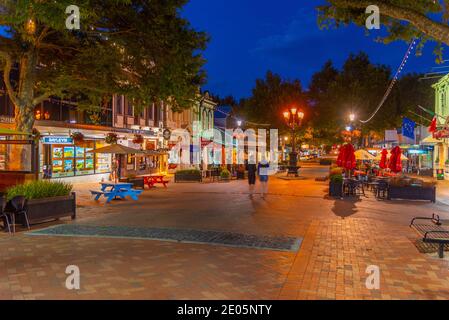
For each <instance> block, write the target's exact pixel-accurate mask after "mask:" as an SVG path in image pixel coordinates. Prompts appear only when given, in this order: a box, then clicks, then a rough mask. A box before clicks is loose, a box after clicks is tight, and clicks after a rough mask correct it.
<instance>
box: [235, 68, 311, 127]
mask: <svg viewBox="0 0 449 320" xmlns="http://www.w3.org/2000/svg"><path fill="white" fill-rule="evenodd" d="M293 106H295V107H297V108H298V110H302V111H303V112H304V113H305V115H306V118H305V121H307V119H309V117H310V114H309V110H308V106H307V104H306V97H305V93H304V91H303V88H302V85H301V82H300V81H299V80H284V79H282V78H281V76H280V75H278V74H275V73H273V72H271V71H268V72H267V73H266V76H265V79H257V80H256V84H255V86H254V88H253V90H252V95H251V97H249V98H248V99H244V100H242V101H241V107H242V108H243V114H244V116H245V118H246V119H249V120H250V121H251V122H253V123H256V124H269V125H270V126H271V127H273V128H277V129H285V123H284V119H283V116H282V113H283V112H284V111H285V110H288V109H290V108H291V107H293Z"/></svg>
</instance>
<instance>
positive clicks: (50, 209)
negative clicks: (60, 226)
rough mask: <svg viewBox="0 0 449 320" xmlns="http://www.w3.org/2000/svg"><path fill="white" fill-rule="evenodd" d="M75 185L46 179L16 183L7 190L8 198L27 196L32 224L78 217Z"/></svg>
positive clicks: (28, 211) (28, 212)
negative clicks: (73, 190)
mask: <svg viewBox="0 0 449 320" xmlns="http://www.w3.org/2000/svg"><path fill="white" fill-rule="evenodd" d="M72 189H73V186H72V185H71V184H69V183H65V182H59V181H56V182H53V181H46V180H38V181H32V182H30V183H26V184H20V185H16V186H14V187H11V188H9V189H8V190H7V191H6V197H7V200H11V199H12V198H14V197H15V196H25V198H26V199H27V200H28V204H27V214H28V219H29V221H30V224H36V223H40V222H44V221H48V220H54V219H59V218H62V217H71V218H72V220H73V219H75V218H76V195H75V192H72Z"/></svg>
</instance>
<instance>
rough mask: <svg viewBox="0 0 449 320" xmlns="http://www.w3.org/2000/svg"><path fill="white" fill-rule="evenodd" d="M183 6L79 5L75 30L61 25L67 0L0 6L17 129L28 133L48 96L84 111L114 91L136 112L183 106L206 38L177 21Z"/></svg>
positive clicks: (141, 0) (125, 1)
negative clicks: (155, 105) (163, 103)
mask: <svg viewBox="0 0 449 320" xmlns="http://www.w3.org/2000/svg"><path fill="white" fill-rule="evenodd" d="M186 1H187V0H154V1H146V0H115V1H101V0H79V1H77V5H78V6H79V9H80V18H81V28H80V29H79V30H68V29H67V28H66V23H65V22H66V19H67V17H68V15H67V14H66V13H65V10H66V8H67V6H69V5H71V4H72V1H70V0H58V1H46V0H41V1H36V0H35V1H33V0H20V1H18V0H3V1H1V2H0V25H1V26H2V27H3V29H4V30H6V32H7V34H6V35H1V36H0V61H1V62H2V65H1V68H2V71H3V81H4V84H5V88H6V92H7V94H8V96H9V98H10V99H11V101H12V103H13V104H14V107H15V122H16V128H17V129H18V130H21V131H28V132H30V131H31V130H32V127H33V124H34V117H33V114H34V107H35V106H36V105H38V104H39V103H41V102H42V101H44V100H46V99H48V98H49V97H51V96H57V97H60V98H66V99H76V101H77V102H78V104H79V106H80V107H90V108H95V107H98V106H99V105H100V103H101V102H102V101H104V99H106V98H107V97H110V96H111V95H112V94H114V93H115V94H126V96H127V97H128V98H129V99H131V100H132V101H133V105H135V106H136V107H138V108H139V107H142V106H145V105H148V104H149V103H151V102H154V101H158V100H168V101H169V102H170V104H171V105H172V108H173V109H174V110H180V109H183V108H187V107H189V106H190V105H191V103H192V100H193V99H195V97H196V93H197V90H198V86H199V85H200V84H201V83H202V82H203V80H204V72H203V71H202V69H201V68H202V65H203V63H204V60H203V58H202V57H201V55H200V51H201V50H203V49H204V48H205V45H206V42H207V37H206V35H205V34H204V33H201V32H197V31H195V30H193V29H192V28H191V27H190V25H189V23H188V22H187V21H186V20H185V19H183V18H181V17H180V15H179V8H181V7H182V6H183V5H184V4H185V3H186ZM15 70H17V76H16V77H14V76H13V74H14V73H15ZM15 80H17V81H15Z"/></svg>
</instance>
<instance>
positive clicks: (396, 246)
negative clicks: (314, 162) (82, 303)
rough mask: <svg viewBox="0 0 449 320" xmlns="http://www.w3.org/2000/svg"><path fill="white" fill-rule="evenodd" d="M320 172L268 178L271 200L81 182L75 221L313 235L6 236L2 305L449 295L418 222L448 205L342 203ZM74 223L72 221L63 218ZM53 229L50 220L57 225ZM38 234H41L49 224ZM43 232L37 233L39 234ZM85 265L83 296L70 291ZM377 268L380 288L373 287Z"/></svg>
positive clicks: (199, 189)
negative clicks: (121, 194)
mask: <svg viewBox="0 0 449 320" xmlns="http://www.w3.org/2000/svg"><path fill="white" fill-rule="evenodd" d="M321 173H322V169H317V168H314V167H311V168H305V169H304V170H303V172H302V174H304V175H305V177H306V180H303V181H285V180H280V179H275V178H273V179H271V180H270V195H269V196H268V198H267V200H266V201H263V200H262V199H260V198H259V197H258V196H256V197H255V198H254V199H253V200H251V199H250V198H249V196H248V193H247V185H246V183H245V182H231V183H229V184H223V183H215V184H207V185H206V184H176V185H175V184H171V185H170V186H169V188H168V189H167V190H166V189H163V188H157V189H155V190H149V191H145V192H144V194H143V196H142V197H141V199H140V200H139V201H138V202H133V201H118V202H115V203H113V204H111V205H105V204H104V203H102V202H100V203H95V202H94V201H92V199H90V196H89V194H88V189H89V188H90V187H92V185H80V186H77V189H78V190H77V191H78V199H79V204H80V207H79V219H78V220H77V221H76V222H75V223H77V224H85V225H91V226H124V227H126V226H127V227H136V226H137V227H142V228H145V227H148V228H149V227H152V228H160V227H165V228H180V229H192V230H212V231H214V230H215V231H223V232H236V233H242V234H258V235H270V236H271V235H283V236H295V237H303V238H304V241H303V243H302V245H301V248H300V250H299V251H298V252H296V253H295V252H278V251H270V250H256V249H247V248H231V247H221V246H210V245H207V244H206V245H205V244H183V243H181V244H179V243H173V242H163V241H148V240H133V239H109V238H73V237H68V238H60V237H50V236H39V237H31V236H27V235H25V234H24V233H19V234H17V235H15V236H13V237H11V236H8V235H7V234H0V246H1V247H2V248H7V249H6V250H5V251H2V255H1V256H0V269H1V270H3V277H1V278H0V299H68V298H69V299H447V298H449V289H447V288H449V265H448V261H447V260H440V259H438V258H436V256H432V255H426V254H422V253H419V252H418V250H417V249H416V247H415V246H414V244H413V241H414V240H415V239H416V235H415V234H414V233H413V232H412V231H411V230H410V229H409V227H408V223H409V222H410V219H411V218H412V217H413V216H416V215H429V214H431V213H432V212H437V213H439V214H440V215H441V216H442V218H444V219H448V218H449V206H446V205H445V204H444V203H442V202H439V203H437V204H431V203H427V202H410V201H393V202H384V201H377V200H375V199H374V198H373V197H372V196H370V195H369V198H363V199H361V200H360V201H352V200H344V201H340V200H332V199H328V198H327V196H326V195H325V194H326V183H323V182H315V181H314V177H315V176H318V175H320V174H321ZM63 222H65V223H72V222H70V221H68V220H64V221H63ZM50 225H51V224H50ZM42 227H43V226H38V227H37V228H42ZM35 228H36V227H35ZM68 265H77V266H79V268H80V271H81V290H79V291H69V290H67V289H66V288H65V279H66V276H67V275H66V274H65V268H66V267H67V266H68ZM369 265H377V266H379V268H380V271H381V282H380V284H381V287H380V290H378V291H376V290H374V291H370V290H367V289H366V287H365V280H366V277H367V274H365V270H366V268H367V266H369Z"/></svg>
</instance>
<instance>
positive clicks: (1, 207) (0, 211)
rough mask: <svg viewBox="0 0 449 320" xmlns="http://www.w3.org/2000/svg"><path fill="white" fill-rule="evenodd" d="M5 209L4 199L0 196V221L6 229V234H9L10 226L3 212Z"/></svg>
mask: <svg viewBox="0 0 449 320" xmlns="http://www.w3.org/2000/svg"><path fill="white" fill-rule="evenodd" d="M5 207H6V199H5V198H4V197H3V196H1V197H0V219H1V220H3V225H4V227H5V229H6V228H8V232H9V233H11V225H10V223H9V218H8V215H7V214H6V212H5Z"/></svg>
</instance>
